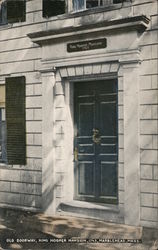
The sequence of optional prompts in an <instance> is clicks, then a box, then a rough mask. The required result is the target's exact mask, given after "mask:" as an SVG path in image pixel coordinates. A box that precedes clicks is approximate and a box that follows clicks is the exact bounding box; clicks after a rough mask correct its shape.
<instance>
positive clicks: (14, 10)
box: [7, 0, 26, 23]
mask: <svg viewBox="0 0 158 250" xmlns="http://www.w3.org/2000/svg"><path fill="white" fill-rule="evenodd" d="M25 12H26V1H25V0H7V20H8V23H15V22H24V21H25Z"/></svg>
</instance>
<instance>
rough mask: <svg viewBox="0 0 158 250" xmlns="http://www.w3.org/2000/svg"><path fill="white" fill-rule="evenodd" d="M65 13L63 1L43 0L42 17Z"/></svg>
mask: <svg viewBox="0 0 158 250" xmlns="http://www.w3.org/2000/svg"><path fill="white" fill-rule="evenodd" d="M64 13H65V0H43V17H51V16H57V15H61V14H64Z"/></svg>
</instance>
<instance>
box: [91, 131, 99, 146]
mask: <svg viewBox="0 0 158 250" xmlns="http://www.w3.org/2000/svg"><path fill="white" fill-rule="evenodd" d="M92 140H93V142H94V143H96V144H100V141H101V138H100V135H99V130H98V129H93V136H92Z"/></svg>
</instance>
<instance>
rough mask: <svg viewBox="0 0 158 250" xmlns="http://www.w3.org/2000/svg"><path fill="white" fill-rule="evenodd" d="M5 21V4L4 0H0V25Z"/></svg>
mask: <svg viewBox="0 0 158 250" xmlns="http://www.w3.org/2000/svg"><path fill="white" fill-rule="evenodd" d="M6 23H7V4H6V1H3V2H1V1H0V25H1V24H6Z"/></svg>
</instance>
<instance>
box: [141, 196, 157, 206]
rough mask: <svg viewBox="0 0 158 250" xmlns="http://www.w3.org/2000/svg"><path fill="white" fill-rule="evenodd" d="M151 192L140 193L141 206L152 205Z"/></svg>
mask: <svg viewBox="0 0 158 250" xmlns="http://www.w3.org/2000/svg"><path fill="white" fill-rule="evenodd" d="M153 203H154V201H153V194H145V193H142V194H141V206H144V207H145V206H146V207H153Z"/></svg>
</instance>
